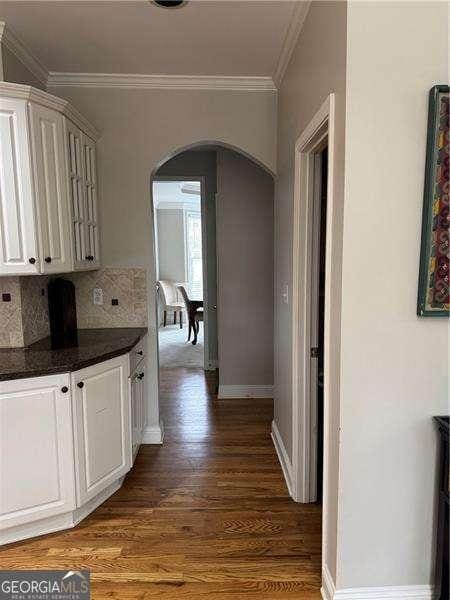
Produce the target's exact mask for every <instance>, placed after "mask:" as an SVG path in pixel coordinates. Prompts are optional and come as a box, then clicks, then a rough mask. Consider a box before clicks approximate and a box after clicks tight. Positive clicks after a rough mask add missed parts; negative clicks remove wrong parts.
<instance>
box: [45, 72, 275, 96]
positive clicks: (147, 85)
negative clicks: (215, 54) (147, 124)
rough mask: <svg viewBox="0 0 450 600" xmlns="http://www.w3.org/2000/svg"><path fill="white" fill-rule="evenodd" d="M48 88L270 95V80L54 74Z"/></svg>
mask: <svg viewBox="0 0 450 600" xmlns="http://www.w3.org/2000/svg"><path fill="white" fill-rule="evenodd" d="M47 86H48V87H49V88H55V87H93V88H124V89H149V90H152V89H155V90H171V89H179V90H183V89H185V90H237V91H252V92H272V91H273V92H274V91H276V89H277V88H276V87H275V84H274V82H273V79H272V78H271V77H251V76H249V77H240V76H236V77H232V76H223V77H222V76H215V75H141V74H132V73H58V72H54V71H51V72H50V73H49V75H48V83H47Z"/></svg>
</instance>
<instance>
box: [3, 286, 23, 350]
mask: <svg viewBox="0 0 450 600" xmlns="http://www.w3.org/2000/svg"><path fill="white" fill-rule="evenodd" d="M3 294H9V295H10V299H9V301H8V302H6V301H4V300H3ZM23 345H24V342H23V327H22V305H21V293H20V281H19V277H0V348H5V347H14V348H15V347H17V346H23Z"/></svg>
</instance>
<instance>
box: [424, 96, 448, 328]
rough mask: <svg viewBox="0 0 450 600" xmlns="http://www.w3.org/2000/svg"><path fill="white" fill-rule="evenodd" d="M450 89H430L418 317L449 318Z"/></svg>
mask: <svg viewBox="0 0 450 600" xmlns="http://www.w3.org/2000/svg"><path fill="white" fill-rule="evenodd" d="M449 89H450V88H449V86H448V85H435V86H434V87H433V88H431V90H430V98H429V110H428V136H427V157H426V166H425V188H424V201H423V216H422V245H421V250H420V271H419V293H418V301H417V314H418V315H419V316H421V317H448V316H449V315H450V293H449V270H450V247H449V229H450V213H449V191H450V190H449V188H450V182H449V157H450V141H449V98H450V94H449Z"/></svg>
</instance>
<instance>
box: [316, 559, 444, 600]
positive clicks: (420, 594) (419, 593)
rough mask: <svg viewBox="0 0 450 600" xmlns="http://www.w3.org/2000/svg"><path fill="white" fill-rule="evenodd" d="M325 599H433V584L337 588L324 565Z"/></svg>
mask: <svg viewBox="0 0 450 600" xmlns="http://www.w3.org/2000/svg"><path fill="white" fill-rule="evenodd" d="M320 592H321V594H322V598H323V599H324V600H433V598H434V587H433V586H432V585H400V586H385V587H362V588H343V589H340V590H337V589H336V588H335V585H334V582H333V579H332V577H331V575H330V571H329V570H328V567H327V566H326V565H323V567H322V588H321V590H320Z"/></svg>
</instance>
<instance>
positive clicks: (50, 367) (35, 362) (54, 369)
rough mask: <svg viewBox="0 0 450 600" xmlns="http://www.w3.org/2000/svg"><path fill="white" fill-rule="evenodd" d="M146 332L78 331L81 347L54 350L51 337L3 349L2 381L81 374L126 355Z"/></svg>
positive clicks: (1, 361) (0, 372)
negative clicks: (70, 373)
mask: <svg viewBox="0 0 450 600" xmlns="http://www.w3.org/2000/svg"><path fill="white" fill-rule="evenodd" d="M146 333H147V328H145V327H140V328H128V327H126V328H125V327H123V328H122V327H121V328H115V329H79V330H78V345H77V346H74V347H71V348H60V349H53V348H52V345H51V340H50V338H49V337H47V338H44V339H43V340H39V341H38V342H35V343H34V344H31V346H27V347H26V348H0V381H7V380H9V379H23V378H24V377H38V376H41V375H54V374H56V373H69V372H71V371H78V370H79V369H82V368H84V367H88V366H89V365H95V364H96V363H99V362H102V361H104V360H108V359H110V358H114V357H115V356H120V355H121V354H126V353H127V352H129V351H130V350H131V349H132V348H133V347H134V346H135V345H136V344H137V343H138V342H139V340H140V339H142V338H143V337H144V335H145V334H146Z"/></svg>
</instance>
